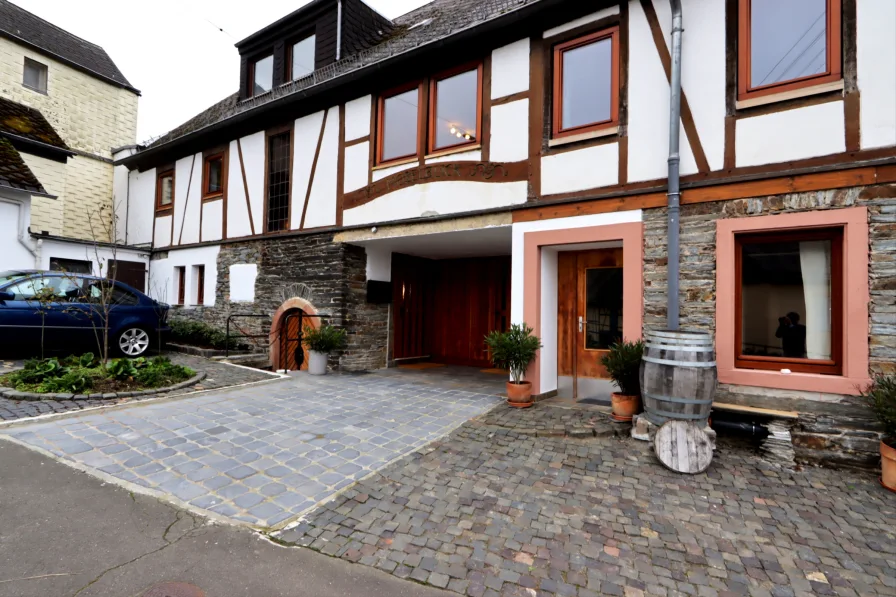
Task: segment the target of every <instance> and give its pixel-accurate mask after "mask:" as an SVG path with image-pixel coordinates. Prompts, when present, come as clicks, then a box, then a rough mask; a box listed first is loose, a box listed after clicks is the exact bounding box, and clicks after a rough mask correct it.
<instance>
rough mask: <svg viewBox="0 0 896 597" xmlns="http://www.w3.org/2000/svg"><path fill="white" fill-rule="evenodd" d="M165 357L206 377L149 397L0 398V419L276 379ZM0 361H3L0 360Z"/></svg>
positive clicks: (255, 372)
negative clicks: (94, 398) (95, 398)
mask: <svg viewBox="0 0 896 597" xmlns="http://www.w3.org/2000/svg"><path fill="white" fill-rule="evenodd" d="M167 356H168V357H169V358H170V359H171V360H172V361H173V362H175V363H178V364H181V365H186V366H188V367H190V368H191V369H194V370H195V371H205V372H206V373H207V374H208V376H207V377H206V378H205V379H204V380H202V382H201V383H199V384H197V385H195V386H193V387H190V388H186V389H183V390H178V391H176V392H171V393H170V394H156V395H152V396H135V397H131V398H116V399H114V400H77V401H76V400H37V401H29V400H9V399H7V398H0V421H15V420H18V419H27V418H29V417H36V416H38V415H45V414H48V413H61V412H68V411H73V410H83V409H85V408H92V407H95V406H106V405H110V404H124V403H127V402H136V401H140V400H147V399H153V398H159V397H160V396H165V395H167V396H177V395H181V394H186V393H189V392H197V391H200V390H214V389H219V388H226V387H231V386H237V385H242V384H247V383H253V382H258V381H265V380H271V379H277V376H274V375H272V374H270V373H266V372H264V371H259V370H253V369H248V368H245V367H234V366H233V365H228V364H226V363H219V362H217V361H212V360H208V359H203V358H202V357H196V356H192V355H186V354H180V353H168V354H167ZM9 362H11V363H19V364H20V365H21V363H22V361H9ZM0 363H3V362H2V361H0ZM13 370H14V368H13V367H11V368H10V369H9V370H5V369H3V368H2V367H0V375H2V374H4V373H9V372H10V371H13Z"/></svg>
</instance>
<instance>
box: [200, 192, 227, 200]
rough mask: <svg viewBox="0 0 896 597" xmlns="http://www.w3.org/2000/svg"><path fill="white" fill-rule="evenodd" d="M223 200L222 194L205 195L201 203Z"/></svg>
mask: <svg viewBox="0 0 896 597" xmlns="http://www.w3.org/2000/svg"><path fill="white" fill-rule="evenodd" d="M223 198H224V193H217V194H215V195H206V196H205V197H203V198H202V201H203V202H209V201H217V200H218V199H223Z"/></svg>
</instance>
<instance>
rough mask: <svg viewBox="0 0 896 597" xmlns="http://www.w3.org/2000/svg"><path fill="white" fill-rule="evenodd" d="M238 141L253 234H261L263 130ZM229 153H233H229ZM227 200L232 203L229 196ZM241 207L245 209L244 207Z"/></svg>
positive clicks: (263, 160)
mask: <svg viewBox="0 0 896 597" xmlns="http://www.w3.org/2000/svg"><path fill="white" fill-rule="evenodd" d="M240 142H241V143H242V146H243V161H244V165H245V167H246V183H247V184H248V186H249V199H250V200H251V205H252V218H253V221H254V224H255V234H261V233H262V231H263V230H264V162H265V159H264V152H265V138H264V131H262V132H258V133H255V134H252V135H249V136H248V137H243V138H242V139H241V140H240ZM230 155H234V154H232V153H231V154H230ZM231 163H232V160H231ZM237 167H239V164H237ZM230 170H231V171H232V170H234V168H233V166H231V167H230ZM240 184H242V182H241V183H240ZM228 189H229V187H228ZM227 202H228V203H232V201H230V199H229V198H228V200H227ZM243 205H245V199H244V200H243ZM243 209H244V210H245V207H244V208H243ZM227 224H228V226H229V225H230V217H229V216H228V218H227Z"/></svg>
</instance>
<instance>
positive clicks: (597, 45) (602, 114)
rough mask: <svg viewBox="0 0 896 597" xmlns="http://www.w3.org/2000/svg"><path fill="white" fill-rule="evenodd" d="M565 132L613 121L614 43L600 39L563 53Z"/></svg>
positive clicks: (609, 39)
mask: <svg viewBox="0 0 896 597" xmlns="http://www.w3.org/2000/svg"><path fill="white" fill-rule="evenodd" d="M561 68H562V69H563V87H562V91H561V97H562V98H563V112H562V128H563V129H564V130H566V129H574V128H578V127H583V126H588V125H591V124H597V123H600V122H606V121H609V120H611V119H612V106H611V103H612V96H613V76H612V72H613V40H612V39H611V38H605V39H601V40H599V41H595V42H593V43H589V44H588V45H584V46H580V47H577V48H573V49H570V50H566V51H564V52H563V62H562V67H561Z"/></svg>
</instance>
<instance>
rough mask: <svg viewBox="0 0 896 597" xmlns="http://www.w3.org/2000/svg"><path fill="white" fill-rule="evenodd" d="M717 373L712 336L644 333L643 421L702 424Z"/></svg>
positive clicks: (710, 403)
mask: <svg viewBox="0 0 896 597" xmlns="http://www.w3.org/2000/svg"><path fill="white" fill-rule="evenodd" d="M717 382H718V375H717V373H716V358H715V351H714V349H713V344H712V337H711V336H710V335H709V334H704V333H701V332H672V331H658V332H646V333H645V343H644V356H643V357H642V359H641V398H642V400H643V402H644V413H645V415H646V416H647V420H648V421H650V422H651V423H653V424H654V425H662V424H663V423H665V422H666V421H669V420H681V421H691V422H696V423H704V424H705V423H706V422H707V419H708V418H709V411H710V409H711V408H712V399H713V396H714V395H715V392H716V384H717Z"/></svg>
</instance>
